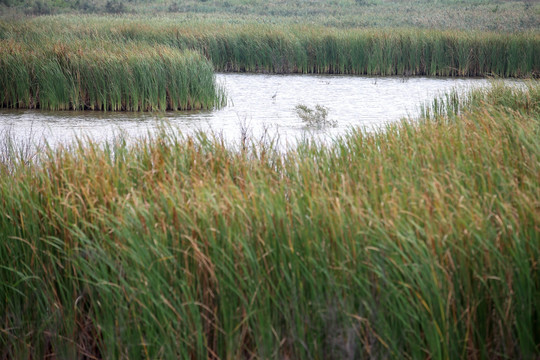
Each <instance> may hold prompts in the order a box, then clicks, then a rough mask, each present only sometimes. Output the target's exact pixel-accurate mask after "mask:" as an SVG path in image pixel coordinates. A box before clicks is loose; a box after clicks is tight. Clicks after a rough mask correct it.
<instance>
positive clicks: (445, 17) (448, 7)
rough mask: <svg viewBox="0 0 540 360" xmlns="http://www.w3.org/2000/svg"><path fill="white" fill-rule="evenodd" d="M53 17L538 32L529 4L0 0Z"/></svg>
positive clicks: (3, 10)
mask: <svg viewBox="0 0 540 360" xmlns="http://www.w3.org/2000/svg"><path fill="white" fill-rule="evenodd" d="M3 4H4V6H2V5H3ZM6 5H7V6H6ZM58 13H76V14H78V15H81V14H92V13H97V14H107V13H108V14H124V15H126V14H130V15H131V14H139V15H144V16H148V15H152V16H170V17H174V18H175V19H176V20H177V21H185V20H186V19H193V18H194V17H196V18H207V19H222V20H225V21H229V22H234V23H238V22H241V21H251V22H258V23H261V22H262V23H268V22H270V23H276V22H277V23H301V24H306V23H310V24H319V25H323V26H335V27H341V28H356V27H370V28H382V27H413V28H419V29H444V30H474V31H499V32H518V31H527V30H538V24H539V23H540V3H538V2H537V1H534V0H437V1H432V0H393V1H388V0H330V1H320V0H288V1H282V0H264V1H263V0H250V1H245V0H204V1H201V0H182V1H179V0H89V1H79V0H0V18H1V17H4V18H13V17H17V16H19V17H20V16H23V15H24V16H27V15H50V14H58Z"/></svg>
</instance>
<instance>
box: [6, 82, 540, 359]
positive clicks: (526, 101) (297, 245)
mask: <svg viewBox="0 0 540 360" xmlns="http://www.w3.org/2000/svg"><path fill="white" fill-rule="evenodd" d="M538 94H539V91H538V83H533V84H531V85H530V86H529V88H528V90H527V91H514V90H508V89H502V90H498V88H496V89H495V90H488V91H481V92H476V93H473V94H472V95H470V98H476V99H480V98H481V99H482V101H481V102H480V101H479V102H477V103H474V104H475V105H474V106H470V107H468V108H463V109H464V110H463V111H461V112H460V113H459V116H455V115H452V118H451V121H442V120H443V118H442V117H441V116H442V114H441V113H439V116H438V117H437V118H436V119H432V120H430V119H423V120H421V121H404V122H402V123H400V124H397V125H392V126H388V127H387V128H386V129H384V131H381V132H378V133H363V132H361V131H358V130H354V131H351V133H350V134H348V135H347V136H345V137H342V138H340V139H338V140H336V141H335V142H334V143H332V144H331V145H322V144H319V143H316V142H313V143H312V142H305V143H302V144H300V145H299V146H298V147H296V148H293V149H290V150H289V151H288V152H287V153H285V154H283V153H280V152H279V151H277V150H276V149H275V148H274V147H273V145H272V143H271V142H270V143H265V144H264V143H253V144H250V143H246V144H245V146H243V147H241V149H239V150H234V149H232V148H229V147H228V146H226V145H224V144H223V143H222V142H221V141H219V139H213V138H212V137H208V136H207V135H204V134H198V135H197V136H195V137H182V136H179V135H177V134H176V132H175V131H174V129H165V130H164V131H163V132H162V133H161V134H159V135H155V136H149V137H148V138H147V139H145V140H144V139H143V140H140V141H138V142H136V143H131V144H130V143H128V142H126V141H124V140H122V139H119V140H118V141H117V142H115V143H110V144H108V145H98V144H93V143H88V144H86V143H82V142H81V143H78V144H75V145H73V146H68V147H60V148H56V149H48V150H45V151H44V152H43V153H41V154H39V156H38V157H37V158H30V159H29V158H27V157H22V156H19V155H17V153H14V152H13V151H12V150H9V149H10V148H12V146H6V147H4V148H5V149H7V150H5V151H7V152H8V153H7V154H5V156H4V157H0V159H9V160H7V161H6V160H2V163H0V174H1V176H0V238H2V239H3V240H2V242H0V259H1V261H0V263H1V265H0V308H1V309H2V310H3V311H1V312H0V321H1V324H2V325H1V327H0V329H1V333H0V334H1V335H0V349H1V350H0V351H1V353H0V357H2V358H30V357H32V358H44V357H46V356H52V357H57V358H76V357H77V356H79V357H83V356H95V357H102V358H133V359H140V358H149V359H154V358H200V359H207V358H227V359H236V358H238V359H243V358H260V359H268V358H275V359H283V358H296V359H299V358H316V359H323V358H324V359H331V358H335V359H342V358H352V357H355V358H399V359H403V358H409V359H418V358H432V359H466V358H481V359H506V358H523V359H532V358H536V357H538V356H539V354H540V348H539V347H538V344H539V343H540V331H539V319H540V307H539V303H538V298H540V276H539V269H538V266H539V264H540V262H539V260H540V236H539V231H538V226H539V224H540V217H539V213H538V208H539V206H540V203H539V199H540V184H539V177H538V175H539V174H540V143H539V142H538V139H539V135H540V122H539V119H540V116H539V114H540V108H539V100H540V99H539V98H538ZM462 99H464V98H462ZM462 103H463V101H462ZM471 103H472V102H471ZM449 120H450V119H449ZM0 148H1V147H0Z"/></svg>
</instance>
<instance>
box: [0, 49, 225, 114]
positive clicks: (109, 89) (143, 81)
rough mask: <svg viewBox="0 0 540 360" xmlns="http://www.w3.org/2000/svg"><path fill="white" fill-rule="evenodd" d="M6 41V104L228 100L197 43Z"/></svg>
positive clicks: (136, 107) (129, 106)
mask: <svg viewBox="0 0 540 360" xmlns="http://www.w3.org/2000/svg"><path fill="white" fill-rule="evenodd" d="M39 43H40V42H39V41H36V42H17V41H13V40H8V41H2V42H0V68H1V69H2V71H1V73H0V107H4V108H24V109H45V110H102V111H163V110H191V109H212V108H214V107H215V106H220V105H222V104H223V103H224V101H225V96H224V94H223V90H222V89H221V88H220V87H219V86H218V85H217V84H216V80H215V75H214V73H213V68H212V65H211V64H210V62H209V61H208V60H207V59H206V58H204V57H203V56H201V55H199V54H198V53H196V52H194V51H190V50H178V49H174V48H170V47H167V46H163V45H155V46H151V45H145V44H135V43H133V44H119V43H110V42H105V41H78V42H62V41H57V42H55V41H54V40H53V41H49V42H45V41H44V42H43V43H41V45H40V46H38V44H39Z"/></svg>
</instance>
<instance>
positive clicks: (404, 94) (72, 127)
mask: <svg viewBox="0 0 540 360" xmlns="http://www.w3.org/2000/svg"><path fill="white" fill-rule="evenodd" d="M217 79H218V82H220V83H222V84H223V85H224V86H225V88H226V91H227V95H228V98H229V100H228V105H227V106H226V107H225V108H223V109H220V110H216V111H201V112H190V113H186V112H176V113H173V112H171V113H160V114H151V113H113V112H107V113H103V112H71V111H64V112H45V111H30V110H27V111H11V110H1V111H0V132H1V131H2V130H5V129H7V128H10V129H11V132H12V133H13V135H15V137H16V138H17V139H24V140H28V139H29V138H30V137H32V138H33V139H34V141H40V140H46V141H47V142H49V143H50V144H57V143H59V142H63V143H66V142H70V141H72V140H73V139H74V137H76V136H78V137H86V136H89V137H91V138H93V139H95V140H98V141H103V140H111V139H112V138H113V137H114V136H115V135H117V134H118V133H120V132H123V133H125V134H127V135H129V136H139V135H146V134H148V132H152V131H155V130H156V128H157V127H158V126H159V124H160V123H161V122H162V121H163V120H165V121H167V122H169V123H170V124H171V125H172V126H173V127H175V128H178V129H180V131H182V132H183V133H185V134H190V133H193V132H194V131H196V130H202V131H213V132H214V133H216V134H219V135H220V136H223V137H224V138H225V139H226V140H227V141H229V142H236V141H238V140H239V139H240V137H241V134H242V131H243V130H245V129H246V128H247V129H249V131H250V132H252V134H253V136H256V137H258V136H261V134H262V133H263V132H265V131H266V132H267V134H268V135H270V136H275V135H276V134H279V139H280V142H281V143H282V144H286V143H288V144H292V143H294V142H295V139H298V138H300V137H302V136H304V135H306V134H313V133H315V135H316V136H318V137H321V138H326V139H330V138H333V137H335V136H336V135H339V134H342V133H344V132H345V131H346V130H347V129H348V128H350V127H351V126H360V127H363V128H365V129H367V130H371V129H374V128H377V127H380V126H382V125H384V124H385V123H389V122H393V121H398V120H399V119H400V118H402V117H406V116H415V115H417V114H418V110H419V105H420V104H422V103H424V102H426V101H428V100H430V99H432V98H433V97H434V96H435V95H437V94H440V93H442V92H444V91H448V90H450V89H452V88H454V87H458V88H463V89H466V88H470V87H473V86H474V87H476V86H485V85H487V84H488V80H485V79H435V78H408V79H401V78H397V77H393V78H373V77H352V76H312V75H260V74H218V75H217ZM298 104H305V105H307V106H310V107H314V106H315V105H316V104H320V105H323V106H325V107H327V108H328V109H329V117H330V118H331V119H333V120H336V121H337V126H336V127H334V128H328V129H325V130H319V131H314V130H312V129H311V130H310V129H309V128H306V127H305V126H304V124H303V123H302V121H301V120H300V119H299V118H298V116H297V115H296V113H295V111H294V108H295V106H296V105H298Z"/></svg>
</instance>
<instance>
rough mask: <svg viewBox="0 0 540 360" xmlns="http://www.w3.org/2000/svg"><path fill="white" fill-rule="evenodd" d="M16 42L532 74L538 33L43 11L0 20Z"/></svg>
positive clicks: (286, 63)
mask: <svg viewBox="0 0 540 360" xmlns="http://www.w3.org/2000/svg"><path fill="white" fill-rule="evenodd" d="M0 38H3V39H5V40H4V41H14V42H16V43H25V44H33V43H48V42H61V43H69V44H73V46H75V47H76V46H77V44H79V43H81V42H82V43H83V44H84V42H85V41H88V40H91V41H100V42H110V43H111V44H112V45H111V46H116V45H114V44H120V45H122V46H124V44H125V46H130V45H129V44H138V43H144V44H149V45H152V46H154V45H156V44H159V45H165V46H169V47H174V48H178V49H180V50H195V51H198V52H200V53H201V54H203V55H205V56H206V57H207V58H208V59H209V60H211V61H212V63H213V65H214V68H215V69H216V70H217V71H248V72H269V73H317V74H320V73H323V74H358V75H404V76H413V75H428V76H501V77H508V76H511V77H531V76H538V74H540V33H538V32H525V33H514V34H501V33H490V32H464V31H439V30H410V29H384V30H380V29H379V30H375V29H336V28H328V27H321V26H315V25H289V26H285V25H279V24H256V23H253V22H249V23H242V24H230V23H228V22H223V21H221V20H216V21H210V20H208V21H197V20H195V21H186V22H177V21H176V20H175V19H174V18H113V17H85V18H82V19H81V18H76V17H62V16H61V17H46V18H36V19H32V20H30V21H28V20H25V21H5V22H3V23H0Z"/></svg>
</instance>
